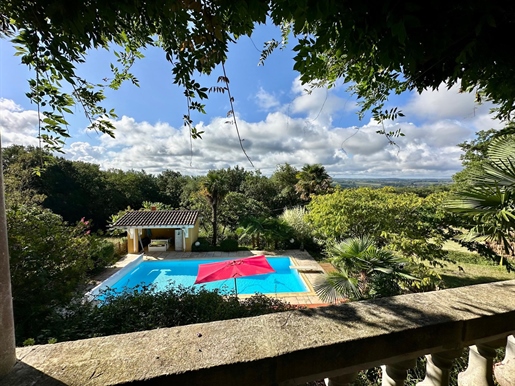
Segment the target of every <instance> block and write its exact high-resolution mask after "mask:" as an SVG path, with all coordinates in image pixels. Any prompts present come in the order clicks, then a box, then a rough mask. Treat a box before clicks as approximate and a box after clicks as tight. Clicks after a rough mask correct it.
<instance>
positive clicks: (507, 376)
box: [494, 335, 515, 386]
mask: <svg viewBox="0 0 515 386" xmlns="http://www.w3.org/2000/svg"><path fill="white" fill-rule="evenodd" d="M494 374H495V379H496V381H497V383H499V385H500V386H513V385H515V337H514V336H513V335H510V336H509V337H508V342H507V343H506V354H505V355H504V359H503V361H502V362H501V363H497V364H496V365H495V367H494Z"/></svg>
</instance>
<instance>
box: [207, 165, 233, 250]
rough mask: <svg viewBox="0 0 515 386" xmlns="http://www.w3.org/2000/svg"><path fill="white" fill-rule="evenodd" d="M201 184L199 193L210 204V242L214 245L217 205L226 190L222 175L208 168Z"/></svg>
mask: <svg viewBox="0 0 515 386" xmlns="http://www.w3.org/2000/svg"><path fill="white" fill-rule="evenodd" d="M201 186H202V188H201V194H202V196H203V197H204V198H205V199H206V200H207V202H208V203H209V206H211V225H212V227H213V236H212V239H211V243H212V244H213V246H215V245H216V242H217V236H218V207H219V206H220V204H221V202H222V201H223V199H224V198H225V196H226V195H227V193H228V191H227V187H226V184H225V181H224V180H223V178H222V175H221V174H220V173H218V172H217V171H216V170H210V171H209V172H208V173H207V175H206V177H205V179H204V180H203V181H202V185H201Z"/></svg>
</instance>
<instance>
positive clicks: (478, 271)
mask: <svg viewBox="0 0 515 386" xmlns="http://www.w3.org/2000/svg"><path fill="white" fill-rule="evenodd" d="M449 258H450V259H452V260H455V261H456V263H448V262H443V264H444V267H443V268H436V269H435V270H436V272H438V273H439V274H440V276H441V277H442V280H443V281H444V286H445V288H455V287H463V286H467V285H472V284H480V283H489V282H493V281H500V280H511V279H515V272H508V271H507V270H506V267H503V266H499V265H497V264H496V263H494V262H492V261H490V260H487V259H486V258H484V257H481V256H479V255H478V254H477V253H470V252H462V251H461V250H460V251H457V250H450V251H449Z"/></svg>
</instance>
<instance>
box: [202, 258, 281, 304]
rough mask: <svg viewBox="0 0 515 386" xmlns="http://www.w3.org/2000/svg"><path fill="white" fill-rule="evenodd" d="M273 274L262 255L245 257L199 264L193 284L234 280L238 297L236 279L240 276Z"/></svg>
mask: <svg viewBox="0 0 515 386" xmlns="http://www.w3.org/2000/svg"><path fill="white" fill-rule="evenodd" d="M271 272H275V271H274V269H273V268H272V266H271V265H270V263H269V262H268V261H267V260H266V258H265V256H264V255H260V256H252V257H245V258H243V259H237V260H227V261H220V262H216V263H207V264H199V266H198V274H197V279H196V280H195V284H200V283H207V282H211V281H217V280H226V279H231V278H233V279H234V289H235V290H236V296H238V287H236V278H238V277H242V276H253V275H263V274H267V273H271Z"/></svg>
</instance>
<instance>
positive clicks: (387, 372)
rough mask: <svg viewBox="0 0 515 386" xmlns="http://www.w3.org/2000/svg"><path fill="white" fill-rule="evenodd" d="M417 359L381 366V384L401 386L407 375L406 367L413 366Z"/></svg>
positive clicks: (383, 385) (384, 385)
mask: <svg viewBox="0 0 515 386" xmlns="http://www.w3.org/2000/svg"><path fill="white" fill-rule="evenodd" d="M416 363H417V359H416V358H415V359H408V360H405V361H402V362H397V363H392V364H389V365H383V366H381V369H382V370H383V381H382V386H403V385H404V381H405V380H406V377H407V375H408V369H411V368H413V367H415V365H416Z"/></svg>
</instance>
